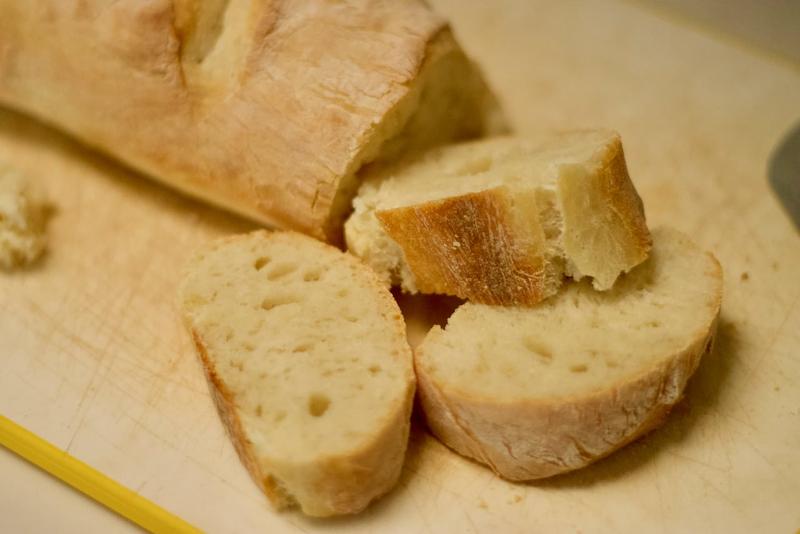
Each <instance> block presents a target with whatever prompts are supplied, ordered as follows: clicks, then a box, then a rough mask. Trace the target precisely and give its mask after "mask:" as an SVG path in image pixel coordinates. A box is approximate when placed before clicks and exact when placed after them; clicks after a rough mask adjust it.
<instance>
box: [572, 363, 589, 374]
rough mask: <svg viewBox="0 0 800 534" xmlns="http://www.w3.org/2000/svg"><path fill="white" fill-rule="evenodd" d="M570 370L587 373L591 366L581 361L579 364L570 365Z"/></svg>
mask: <svg viewBox="0 0 800 534" xmlns="http://www.w3.org/2000/svg"><path fill="white" fill-rule="evenodd" d="M569 370H570V372H572V373H585V372H586V371H588V370H589V366H587V365H586V364H585V363H579V364H578V365H570V366H569Z"/></svg>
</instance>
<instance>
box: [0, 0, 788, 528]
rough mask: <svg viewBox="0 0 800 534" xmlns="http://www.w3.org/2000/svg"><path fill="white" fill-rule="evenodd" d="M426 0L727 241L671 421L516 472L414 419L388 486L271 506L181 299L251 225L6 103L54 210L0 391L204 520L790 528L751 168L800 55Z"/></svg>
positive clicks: (758, 206)
mask: <svg viewBox="0 0 800 534" xmlns="http://www.w3.org/2000/svg"><path fill="white" fill-rule="evenodd" d="M434 4H435V5H436V6H437V7H438V8H439V9H440V10H441V11H442V12H444V13H445V14H447V15H448V16H450V17H451V18H452V20H453V23H454V26H455V29H456V31H457V33H458V35H459V36H460V37H461V40H462V41H463V43H464V45H465V47H466V48H467V49H468V50H469V51H470V52H471V53H472V54H473V55H474V56H475V57H476V59H477V60H478V61H479V62H480V63H481V64H482V65H483V67H484V69H485V71H486V73H487V75H488V77H489V79H490V80H491V81H492V82H493V84H494V85H495V87H496V88H497V91H498V93H499V95H500V98H501V100H502V101H503V104H504V105H505V107H506V109H507V111H508V114H509V116H510V117H511V119H512V121H513V123H514V125H515V126H516V128H517V130H518V131H519V132H522V133H525V132H536V131H539V130H542V129H552V128H569V127H581V126H608V127H613V128H616V129H618V130H619V131H620V133H621V134H622V138H623V142H624V145H625V149H626V154H627V158H628V163H629V168H630V173H631V176H632V177H633V179H634V181H635V182H636V184H637V186H638V187H639V191H640V192H641V194H642V197H643V199H644V201H645V206H646V210H647V215H648V220H649V221H650V223H651V224H652V225H658V224H671V225H673V226H675V227H677V228H679V229H681V230H684V231H686V232H689V233H690V234H692V235H693V236H694V237H695V239H696V240H697V241H698V242H700V243H702V244H703V245H704V246H706V247H708V248H709V249H711V250H713V251H714V252H715V253H716V254H717V256H718V257H719V259H720V261H721V263H722V265H723V268H724V270H725V298H724V302H723V314H722V319H721V324H720V333H719V339H718V343H717V348H716V350H715V352H714V354H712V355H711V357H709V358H707V359H706V360H705V361H704V362H703V363H702V364H701V367H700V369H699V371H698V373H697V375H696V376H695V378H694V379H693V380H692V382H691V384H690V387H689V390H688V393H687V396H686V399H685V400H684V401H683V402H682V403H681V405H680V406H679V407H678V409H677V410H676V412H675V413H674V414H673V416H672V417H671V418H670V419H669V421H668V422H667V424H666V425H665V426H664V427H663V428H661V429H660V430H658V431H656V432H655V433H653V434H651V435H649V436H647V437H646V438H645V439H643V440H641V441H639V442H637V443H635V444H633V445H632V446H629V447H627V448H626V449H624V450H623V451H621V452H619V453H617V454H615V455H613V456H612V457H610V458H608V459H606V460H604V461H602V462H600V463H598V464H596V465H594V466H592V467H589V468H587V469H585V470H583V471H579V472H576V473H574V474H571V475H566V476H562V477H559V478H556V479H553V480H550V481H544V482H540V483H536V484H511V483H508V482H505V481H503V480H500V479H498V478H496V477H495V476H494V475H492V474H491V473H490V472H489V471H488V470H486V469H484V468H483V467H481V466H479V465H476V464H474V463H471V462H470V461H468V460H465V459H463V458H461V457H459V456H457V455H455V454H453V453H451V452H450V451H448V450H447V449H446V448H445V447H444V446H442V445H440V444H439V443H438V442H437V441H435V440H434V439H433V438H431V437H430V436H428V435H427V434H426V433H425V431H424V429H423V428H422V425H419V424H417V425H416V428H415V431H414V433H413V436H412V441H411V446H410V450H409V454H408V460H407V465H406V468H405V471H404V475H403V477H402V480H401V483H400V485H399V487H398V488H397V489H396V490H395V491H394V492H392V493H391V494H390V495H389V496H388V497H386V498H384V499H383V500H381V501H380V502H378V503H377V504H376V505H375V506H373V507H371V508H370V509H369V510H368V511H367V512H366V513H364V514H362V515H360V516H357V517H353V518H344V519H337V520H333V521H315V520H310V519H306V518H303V517H301V516H300V515H299V514H296V513H283V514H276V513H274V512H273V511H272V510H271V509H270V507H269V505H268V504H267V503H266V500H265V499H264V498H263V496H262V495H261V494H260V493H259V491H258V489H257V488H256V487H255V485H254V484H253V483H252V482H251V481H250V479H249V478H248V477H247V475H246V473H245V470H244V468H243V467H242V466H241V465H240V463H239V461H238V459H237V458H236V456H235V453H234V451H233V448H232V446H231V444H230V442H229V441H228V439H227V437H226V436H225V434H224V431H223V428H222V425H221V424H220V422H219V421H218V418H217V414H216V412H215V410H214V408H213V405H212V403H211V401H210V399H209V395H208V391H207V389H206V385H205V382H204V378H203V376H202V373H201V370H200V366H199V365H198V364H197V362H196V361H195V356H194V353H193V351H192V347H191V345H190V342H189V339H188V337H187V335H186V334H185V332H184V331H183V329H182V327H181V324H180V319H179V317H178V315H177V314H176V311H175V306H174V295H175V286H176V282H177V280H178V276H179V271H180V268H181V265H182V264H183V262H184V261H185V259H186V258H187V255H188V254H189V251H190V250H192V249H193V248H194V247H196V246H197V245H199V244H200V243H203V242H205V241H206V240H208V239H210V238H212V237H214V236H219V235H224V234H229V233H232V232H238V231H244V230H248V229H250V228H252V227H253V226H252V224H250V223H248V222H246V221H242V220H240V219H237V218H235V217H233V216H229V215H227V214H225V213H222V212H220V211H217V210H215V209H213V208H209V207H206V206H203V205H200V204H198V203H196V202H194V201H191V200H187V199H184V198H182V197H181V196H179V195H177V194H175V193H173V192H171V191H169V190H167V189H164V188H162V187H160V186H157V185H155V184H153V183H151V182H149V181H146V180H144V179H143V178H142V177H140V176H137V175H135V174H134V173H133V172H131V171H128V170H125V169H121V168H120V167H118V166H116V165H114V164H113V163H111V162H110V161H109V160H107V159H105V158H102V157H99V156H96V155H94V154H92V153H91V152H90V151H88V150H86V149H84V148H82V147H80V146H78V145H77V144H75V143H73V142H72V141H69V140H67V139H66V138H64V137H63V136H61V135H60V134H57V133H55V132H52V131H51V130H48V129H46V128H45V127H42V126H40V125H38V124H35V123H33V122H31V121H29V120H27V119H25V118H22V117H20V116H17V115H14V114H11V113H8V112H0V161H8V162H11V163H12V164H14V165H16V166H17V167H19V168H20V169H22V170H23V171H25V172H27V173H28V174H30V175H31V176H32V177H33V178H34V179H35V180H36V181H37V182H40V183H41V184H42V185H43V187H44V188H45V189H46V191H47V192H48V194H49V196H50V197H51V198H52V200H53V201H54V203H55V205H56V213H55V214H54V216H53V218H52V220H51V222H50V225H49V234H50V249H49V253H48V254H47V256H46V257H45V258H44V260H43V261H42V262H40V263H39V264H37V265H36V266H35V267H34V268H32V269H31V270H29V271H25V272H19V273H15V274H12V275H3V276H0V354H1V355H2V358H3V365H2V366H1V367H0V412H1V413H3V414H4V415H6V416H8V417H10V418H12V419H14V420H15V421H17V422H18V423H20V424H23V425H24V426H26V427H28V428H29V429H31V430H33V431H35V432H37V433H38V434H40V435H42V436H43V437H44V438H46V439H47V440H49V441H51V442H53V443H54V444H56V445H58V446H60V447H62V448H64V449H66V450H68V451H69V452H70V453H71V454H73V455H75V456H77V457H78V458H80V459H82V460H83V461H85V462H88V463H89V464H91V465H93V466H94V467H96V468H98V469H100V470H102V471H103V472H105V473H106V474H108V475H110V476H111V477H113V478H115V479H116V480H118V481H120V482H122V483H123V484H125V485H127V486H129V487H131V488H133V489H135V490H136V491H138V492H140V493H141V494H142V495H144V496H146V497H147V498H149V499H152V500H153V501H155V502H157V503H158V504H160V505H162V506H164V507H166V508H167V509H169V510H171V511H172V512H174V513H176V514H178V515H180V516H181V517H183V518H185V519H186V520H188V521H190V522H191V523H194V524H196V525H197V526H200V527H202V528H204V529H206V530H208V531H212V532H255V531H261V532H283V531H286V532H296V531H308V532H311V531H326V532H376V531H380V532H384V533H392V532H398V533H400V532H476V531H481V532H483V531H494V532H532V531H559V532H561V531H567V532H569V531H582V532H619V531H636V532H641V531H648V532H661V531H663V532H676V531H686V530H693V531H705V532H712V531H713V532H723V531H725V532H748V531H771V532H793V531H795V530H796V529H798V528H800V506H799V505H798V503H800V387H798V384H800V304H799V302H798V301H799V300H800V237H799V236H798V232H797V231H796V230H795V229H794V228H793V227H792V225H791V223H790V221H789V219H788V218H787V217H786V216H785V214H784V213H783V212H782V211H781V208H780V206H779V204H778V202H777V201H776V200H775V198H774V197H773V196H772V193H771V191H770V190H769V189H768V186H767V181H766V168H767V161H768V157H769V155H770V152H771V150H773V148H774V147H775V146H776V144H777V143H778V141H779V140H780V138H781V136H782V135H783V133H785V132H786V131H787V130H788V129H789V128H790V127H791V126H792V125H793V124H794V123H796V122H797V121H798V119H800V70H797V69H793V68H792V67H791V66H790V65H788V64H786V63H778V62H773V61H772V60H771V59H769V58H768V57H767V56H762V55H760V54H759V53H757V52H750V51H748V50H746V49H743V48H742V47H740V46H734V45H732V44H730V43H727V42H722V41H719V40H715V38H714V37H712V36H708V35H705V34H703V33H701V32H699V31H698V30H697V29H696V28H693V27H684V26H681V25H679V24H678V23H677V22H676V21H675V20H672V19H662V18H659V15H658V14H657V13H655V12H651V11H648V10H645V9H642V8H641V7H639V6H638V5H636V4H631V3H624V2H622V3H617V2H611V1H608V2H589V1H587V2H583V3H577V2H558V3H557V2H544V1H543V2H512V1H507V2H480V3H479V2H470V3H465V2H458V1H457V0H437V1H436V2H434ZM412 304H414V302H412ZM416 305H417V308H419V303H418V302H416ZM412 307H413V306H412ZM415 313H417V314H419V312H415ZM417 328H418V329H419V324H417ZM418 333H419V332H418V330H417V334H418ZM18 472H22V471H19V470H15V471H13V473H18ZM15 476H17V475H13V474H12V477H15ZM19 476H20V477H22V476H24V475H19ZM20 483H22V482H20ZM7 484H8V483H4V485H7ZM22 510H23V512H21V513H25V511H24V510H32V509H31V508H27V509H26V508H24V507H23V508H22ZM2 515H3V516H5V514H2ZM6 521H8V520H7V519H4V518H2V517H0V530H4V528H3V526H4V525H5V526H8V523H6ZM28 524H30V523H28Z"/></svg>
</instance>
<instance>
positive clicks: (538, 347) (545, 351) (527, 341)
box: [522, 336, 553, 363]
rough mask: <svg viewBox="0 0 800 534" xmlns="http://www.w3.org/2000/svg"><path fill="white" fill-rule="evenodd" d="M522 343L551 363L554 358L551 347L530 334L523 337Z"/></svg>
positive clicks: (541, 358) (540, 357) (544, 360)
mask: <svg viewBox="0 0 800 534" xmlns="http://www.w3.org/2000/svg"><path fill="white" fill-rule="evenodd" d="M522 345H523V346H524V347H525V348H526V349H528V350H529V351H530V352H532V353H534V354H535V355H536V356H538V357H539V359H540V360H542V361H543V362H545V363H550V362H551V361H552V360H553V353H552V352H551V351H550V349H549V348H547V347H546V346H545V345H544V344H542V343H540V342H539V341H538V340H536V339H535V338H532V337H530V336H526V337H524V338H522Z"/></svg>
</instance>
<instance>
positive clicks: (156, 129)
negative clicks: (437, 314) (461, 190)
mask: <svg viewBox="0 0 800 534" xmlns="http://www.w3.org/2000/svg"><path fill="white" fill-rule="evenodd" d="M0 104H2V105H4V106H7V107H10V108H13V109H16V110H19V111H22V112H25V113H28V114H31V115H34V116H36V117H38V118H39V119H41V120H43V121H45V122H47V123H49V124H52V125H55V126H57V127H59V128H62V129H64V130H66V131H67V132H69V133H71V134H72V135H75V136H76V137H78V138H80V139H81V140H83V141H84V142H86V143H88V144H90V145H92V146H94V147H97V148H99V149H101V150H103V151H104V152H106V153H108V154H110V155H112V156H114V157H116V158H118V159H120V160H122V161H124V162H125V163H127V164H129V165H131V166H133V167H135V168H137V169H139V170H140V171H143V172H145V173H147V174H149V175H151V176H152V177H154V178H157V179H159V180H161V181H162V182H164V183H165V184H168V185H170V186H173V187H176V188H178V189H180V190H183V191H185V192H187V193H189V194H192V195H194V196H197V197H199V198H202V199H204V200H206V201H208V202H212V203H215V204H217V205H219V206H222V207H225V208H228V209H231V210H234V211H237V212H239V213H242V214H244V215H246V216H248V217H251V218H253V219H255V220H257V221H261V222H263V223H267V224H271V225H274V226H277V227H282V228H290V229H295V230H299V231H302V232H304V233H307V234H311V235H314V236H315V237H319V238H326V239H329V240H335V239H337V237H338V238H340V237H341V235H340V234H341V224H342V222H343V219H344V217H345V216H346V215H347V213H348V212H349V210H350V201H351V197H352V195H353V194H354V193H355V190H356V188H357V186H358V184H357V172H358V170H359V169H360V168H361V166H362V165H363V164H365V163H367V162H370V161H376V160H381V159H385V158H390V157H393V156H394V155H395V154H396V153H399V152H402V151H404V150H414V149H417V148H421V147H430V146H433V145H436V144H439V143H444V142H447V141H450V140H452V139H464V138H470V137H476V136H479V135H482V134H483V133H484V132H485V131H486V130H487V128H489V124H490V122H491V121H492V120H493V117H494V113H495V112H496V103H495V101H494V100H493V97H492V95H491V93H490V92H489V90H488V89H487V86H486V84H485V83H484V81H483V79H482V77H481V75H480V73H479V72H478V71H477V69H476V68H475V67H474V65H473V64H472V63H471V62H470V61H469V59H468V58H467V57H466V56H465V54H464V52H463V51H462V49H461V47H460V46H459V45H458V43H457V42H456V40H455V39H454V37H453V35H452V32H451V31H450V30H449V28H448V27H447V24H446V21H445V20H444V19H443V18H441V17H440V16H439V15H437V14H436V13H434V12H433V11H432V10H431V9H430V8H429V7H428V6H427V5H425V3H424V2H422V1H421V0H393V1H391V2H367V1H363V0H342V1H338V2H330V1H326V0H305V1H302V2H290V1H288V0H270V1H263V0H260V1H210V0H152V1H147V2H144V1H142V0H117V1H115V2H109V1H108V0H81V1H80V2H75V1H64V0H31V1H24V2H20V1H19V0H0Z"/></svg>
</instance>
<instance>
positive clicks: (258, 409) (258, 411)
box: [256, 404, 263, 417]
mask: <svg viewBox="0 0 800 534" xmlns="http://www.w3.org/2000/svg"><path fill="white" fill-rule="evenodd" d="M262 412H263V409H262V408H261V405H260V404H259V405H258V406H256V416H258V417H261V414H262Z"/></svg>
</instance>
